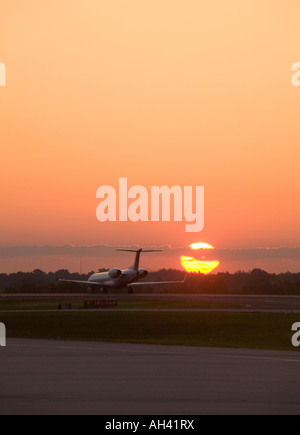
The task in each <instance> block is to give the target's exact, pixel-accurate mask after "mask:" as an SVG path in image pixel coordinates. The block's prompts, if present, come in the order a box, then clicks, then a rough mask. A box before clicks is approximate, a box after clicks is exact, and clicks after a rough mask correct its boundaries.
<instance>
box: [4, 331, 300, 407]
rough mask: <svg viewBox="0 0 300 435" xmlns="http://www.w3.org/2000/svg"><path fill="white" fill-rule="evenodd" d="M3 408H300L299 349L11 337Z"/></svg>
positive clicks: (6, 359) (5, 364) (7, 355)
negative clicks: (92, 341)
mask: <svg viewBox="0 0 300 435" xmlns="http://www.w3.org/2000/svg"><path fill="white" fill-rule="evenodd" d="M0 410H1V411H0V412H1V414H2V415H7V414H8V415H16V414H74V415H78V414H98V415H140V414H146V415H151V414H155V415H188V414H190V415H191V414H192V415H202V414H300V355H297V354H295V353H294V352H277V351H258V350H242V349H238V350H237V349H220V348H218V349H211V348H195V347H176V346H174V347H173V346H156V345H135V344H114V343H82V342H57V341H43V340H16V339H11V340H8V343H7V347H6V348H0Z"/></svg>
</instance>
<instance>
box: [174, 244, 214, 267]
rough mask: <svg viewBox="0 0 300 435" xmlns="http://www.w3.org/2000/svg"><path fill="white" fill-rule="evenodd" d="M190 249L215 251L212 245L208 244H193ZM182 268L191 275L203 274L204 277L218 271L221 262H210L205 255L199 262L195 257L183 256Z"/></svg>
mask: <svg viewBox="0 0 300 435" xmlns="http://www.w3.org/2000/svg"><path fill="white" fill-rule="evenodd" d="M189 248H191V249H194V250H200V252H201V250H207V249H214V247H213V246H212V245H209V244H208V243H203V242H198V243H193V244H192V245H190V246H189ZM180 260H181V265H182V267H183V268H184V269H185V270H186V271H187V272H191V273H202V274H204V275H207V274H209V273H210V272H212V271H213V270H214V269H216V268H217V267H218V266H219V264H220V262H219V261H218V260H213V261H209V260H206V259H205V256H204V255H203V256H202V258H201V260H198V259H197V258H194V257H186V256H182V257H181V258H180Z"/></svg>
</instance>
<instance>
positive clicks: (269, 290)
mask: <svg viewBox="0 0 300 435" xmlns="http://www.w3.org/2000/svg"><path fill="white" fill-rule="evenodd" d="M105 270H106V269H100V270H99V272H104V271H105ZM92 273H94V272H90V273H88V274H79V273H70V272H69V271H68V270H59V271H57V272H49V273H46V272H43V271H41V270H39V269H36V270H34V271H33V272H30V273H25V272H18V273H11V274H0V292H1V293H3V292H4V293H19V294H22V293H29V294H34V293H49V294H51V293H52V294H53V293H89V289H88V288H87V287H86V286H81V285H77V284H72V283H64V284H62V283H59V279H71V280H82V281H87V280H88V278H89V276H90V275H91V274H92ZM184 276H185V273H184V272H182V271H179V270H174V269H162V270H159V271H157V272H151V273H149V275H148V277H147V280H149V281H173V280H181V279H183V278H184ZM123 292H124V290H123ZM139 292H140V293H145V292H148V293H154V292H159V293H166V294H167V293H182V294H184V293H187V294H201V293H203V294H257V295H259V294H265V295H271V294H274V295H300V273H289V272H288V273H281V274H270V273H268V272H265V271H263V270H261V269H254V270H252V271H250V272H242V271H240V272H236V273H228V272H221V273H217V274H210V275H203V274H189V275H188V277H187V280H186V282H185V284H184V285H178V286H177V285H175V286H174V285H172V286H161V287H160V286H155V287H151V286H149V287H142V288H141V289H135V293H139Z"/></svg>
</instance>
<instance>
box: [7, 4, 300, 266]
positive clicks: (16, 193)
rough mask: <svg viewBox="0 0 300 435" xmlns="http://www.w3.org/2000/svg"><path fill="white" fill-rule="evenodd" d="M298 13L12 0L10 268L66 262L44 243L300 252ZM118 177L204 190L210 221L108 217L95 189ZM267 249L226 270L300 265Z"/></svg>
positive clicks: (273, 8)
mask: <svg viewBox="0 0 300 435" xmlns="http://www.w3.org/2000/svg"><path fill="white" fill-rule="evenodd" d="M299 15H300V4H299V2H298V1H296V0H287V1H286V2H282V1H277V0H272V1H269V0H252V1H251V2H250V1H243V2H241V1H240V0H228V1H226V2H224V1H223V0H212V1H210V2H199V1H198V0H190V1H189V2H184V1H182V0H172V1H171V0H164V1H163V2H162V1H158V0H153V1H151V2H149V1H144V0H129V1H128V2H124V1H123V0H109V1H103V0H100V1H99V0H88V1H85V2H83V1H79V0H59V1H58V0H51V1H50V0H44V1H43V2H40V1H38V0H26V2H24V1H23V0H10V1H9V2H8V1H4V2H2V4H1V15H0V62H3V63H4V64H5V65H6V70H7V77H6V81H7V86H6V87H0V144H1V161H2V165H1V171H0V186H1V214H0V229H1V237H0V248H1V249H2V251H3V252H7V255H6V256H5V255H4V254H3V255H1V258H0V272H1V271H3V272H7V271H9V272H11V271H15V270H31V269H34V268H35V266H37V267H40V266H41V267H43V268H44V269H45V270H47V269H52V268H54V267H55V268H60V266H61V267H65V264H66V263H68V261H66V260H67V257H66V256H65V254H64V255H61V253H60V252H58V253H57V254H55V260H54V256H53V255H48V254H47V255H45V256H41V255H40V254H39V255H38V256H37V257H35V256H34V252H35V251H34V249H35V247H43V246H53V247H63V246H65V245H70V246H73V247H82V246H95V245H104V246H109V247H117V246H132V245H134V246H145V247H150V246H151V247H156V246H168V247H171V248H172V249H177V248H178V249H179V248H180V249H183V248H188V246H189V245H190V244H191V243H194V242H200V241H203V242H207V243H210V244H212V245H213V246H214V247H215V248H216V250H223V251H222V252H224V250H228V251H232V250H234V251H236V252H241V251H240V250H246V251H247V252H248V250H254V249H257V248H261V249H265V250H268V249H278V248H295V249H296V248H298V247H299V246H300V242H299V240H300V237H299V236H300V229H299V218H300V204H299V193H300V183H299V158H300V151H299V150H300V148H299V143H300V129H299V105H300V87H299V88H296V87H293V86H292V82H291V79H292V74H293V73H292V65H293V64H294V63H295V62H299V61H300V48H299V43H298V41H299V34H298V33H299V32H298V27H299V25H298V24H299V23H298V20H299ZM120 177H127V178H128V183H129V186H134V185H142V186H145V187H146V188H147V189H150V186H161V185H168V186H173V185H179V186H204V187H205V225H204V229H203V231H202V232H200V233H187V232H186V231H185V225H184V223H181V222H175V223H174V222H149V223H145V222H139V223H132V222H122V223H120V222H112V223H100V222H99V221H97V219H96V207H97V205H98V204H99V200H97V198H96V192H97V189H98V188H99V187H100V186H103V185H111V186H114V187H115V188H117V186H118V180H119V178H120ZM18 247H27V248H28V249H29V250H27V251H26V255H24V256H20V255H17V251H14V252H15V254H14V256H13V257H12V256H11V254H9V253H8V248H18ZM30 249H31V250H30ZM58 251H59V249H58ZM218 252H219V251H216V255H217V253H218ZM277 252H283V251H277ZM72 255H73V254H71V257H68V258H70V261H69V267H70V269H73V270H75V269H76V268H77V269H78V259H77V256H76V255H75V256H73V257H72ZM225 257H226V256H225ZM176 258H177V257H176ZM104 259H105V261H104V260H103V259H102V260H101V259H100V258H99V263H98V264H99V267H101V265H102V264H104V263H107V259H108V257H106V256H104ZM113 260H115V261H121V262H123V261H125V260H124V259H123V257H122V259H121V257H114V258H113ZM177 260H178V258H177ZM147 261H149V266H150V267H153V268H155V267H156V266H157V265H158V264H157V260H150V258H149V260H148V257H147ZM155 261H156V262H155ZM266 261H267V263H266V262H265V259H264V260H262V258H260V256H259V255H258V257H256V258H255V259H253V257H251V258H250V259H248V258H247V259H246V258H243V257H242V258H241V259H239V258H236V260H235V262H234V263H230V262H229V260H228V258H227V259H226V258H225V259H224V261H223V264H221V267H222V268H223V269H227V270H230V271H234V270H237V269H241V270H247V269H251V267H257V266H262V267H264V268H266V269H268V270H269V271H274V272H277V271H287V270H290V271H294V272H297V271H299V265H300V260H299V256H296V259H295V258H294V256H293V258H292V259H291V258H288V256H287V255H286V254H284V255H283V254H282V257H280V258H276V259H274V258H273V259H272V258H268V259H267V260H266ZM166 263H168V265H170V266H174V267H177V262H176V261H175V259H174V262H173V261H171V256H168V261H167V260H166ZM94 265H96V260H92V256H89V257H88V259H86V268H87V269H89V268H94ZM178 267H180V265H179V266H178Z"/></svg>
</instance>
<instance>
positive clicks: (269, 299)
mask: <svg viewBox="0 0 300 435" xmlns="http://www.w3.org/2000/svg"><path fill="white" fill-rule="evenodd" d="M102 298H103V299H119V300H121V299H127V300H128V301H130V300H131V299H133V300H134V299H136V298H140V299H145V301H146V300H147V299H148V300H151V301H153V300H154V301H155V300H157V301H160V300H162V299H163V300H167V301H185V302H212V303H216V304H230V305H238V306H239V308H236V309H235V308H232V309H226V308H225V309H223V308H218V309H203V310H204V311H231V312H232V311H233V312H234V311H239V312H253V311H257V312H270V313H271V312H274V313H275V312H277V313H300V296H281V295H280V296H278V295H276V296H272V295H207V294H197V295H192V294H188V295H182V294H169V295H168V294H133V295H124V294H123V295H120V294H108V295H91V294H23V295H20V294H15V295H12V294H11V295H5V294H0V301H1V300H5V299H10V300H29V299H36V300H46V299H48V300H50V299H53V300H57V301H58V302H59V301H60V300H63V299H70V300H71V299H74V300H76V299H86V300H88V299H102ZM195 310H196V311H199V309H198V310H197V309H195Z"/></svg>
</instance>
